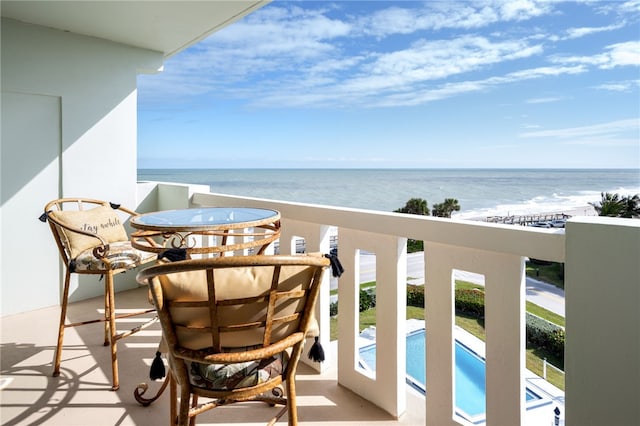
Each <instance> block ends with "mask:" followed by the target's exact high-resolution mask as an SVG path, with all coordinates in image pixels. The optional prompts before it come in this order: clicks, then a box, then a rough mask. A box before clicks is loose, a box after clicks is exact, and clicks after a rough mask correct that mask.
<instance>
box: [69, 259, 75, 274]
mask: <svg viewBox="0 0 640 426" xmlns="http://www.w3.org/2000/svg"><path fill="white" fill-rule="evenodd" d="M75 271H76V260H75V259H72V260H71V262H69V272H75Z"/></svg>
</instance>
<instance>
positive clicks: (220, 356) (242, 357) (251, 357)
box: [175, 332, 305, 364]
mask: <svg viewBox="0 0 640 426" xmlns="http://www.w3.org/2000/svg"><path fill="white" fill-rule="evenodd" d="M303 340H305V336H304V333H303V332H296V333H293V334H291V335H289V336H287V337H285V338H284V339H282V340H279V341H277V342H275V343H273V344H271V345H269V346H265V347H259V348H257V349H249V350H246V351H241V352H220V353H215V354H211V353H208V352H207V351H206V350H192V349H186V348H178V349H176V350H175V356H177V357H179V358H183V359H186V360H189V361H195V362H200V363H207V364H232V363H238V362H247V361H255V360H260V359H264V358H269V357H271V356H274V355H277V354H279V353H281V352H284V351H285V350H287V349H289V348H290V347H292V346H293V345H295V344H296V343H299V342H302V341H303Z"/></svg>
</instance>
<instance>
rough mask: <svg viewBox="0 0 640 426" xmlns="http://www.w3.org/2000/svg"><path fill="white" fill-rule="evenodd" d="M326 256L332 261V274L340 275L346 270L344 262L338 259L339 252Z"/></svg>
mask: <svg viewBox="0 0 640 426" xmlns="http://www.w3.org/2000/svg"><path fill="white" fill-rule="evenodd" d="M324 257H326V258H327V259H329V261H330V262H331V274H332V275H333V276H334V277H339V276H340V275H342V273H343V272H344V268H343V267H342V263H340V260H339V259H338V255H337V254H325V255H324Z"/></svg>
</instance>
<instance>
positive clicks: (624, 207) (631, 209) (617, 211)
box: [589, 192, 640, 218]
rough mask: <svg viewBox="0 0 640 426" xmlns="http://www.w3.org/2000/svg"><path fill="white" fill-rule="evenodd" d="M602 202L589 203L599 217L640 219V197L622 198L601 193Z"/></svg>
mask: <svg viewBox="0 0 640 426" xmlns="http://www.w3.org/2000/svg"><path fill="white" fill-rule="evenodd" d="M600 197H601V199H600V202H595V203H589V204H590V205H592V206H593V208H595V209H596V212H597V213H598V215H599V216H609V217H625V218H632V217H640V195H638V194H636V195H633V196H620V195H619V194H617V193H616V194H612V193H609V192H601V193H600Z"/></svg>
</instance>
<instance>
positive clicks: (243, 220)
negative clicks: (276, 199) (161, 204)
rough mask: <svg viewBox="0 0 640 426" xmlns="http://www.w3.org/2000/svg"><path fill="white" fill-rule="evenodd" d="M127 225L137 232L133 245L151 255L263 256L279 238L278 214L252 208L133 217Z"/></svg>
mask: <svg viewBox="0 0 640 426" xmlns="http://www.w3.org/2000/svg"><path fill="white" fill-rule="evenodd" d="M130 223H131V226H132V227H133V228H135V229H136V231H134V232H133V233H132V234H131V243H132V245H133V246H134V247H135V248H137V249H138V250H143V251H150V252H154V253H161V252H162V251H164V250H166V249H167V248H185V249H187V252H188V253H190V254H205V253H224V252H231V251H237V250H244V249H250V248H254V249H257V250H258V252H257V254H262V253H263V252H264V250H265V249H266V248H267V246H268V245H269V244H270V243H271V242H273V241H275V240H276V239H277V238H278V237H279V236H280V212H278V211H276V210H269V209H258V208H251V207H204V208H192V209H180V210H164V211H157V212H152V213H145V214H141V215H138V216H134V217H132V218H131V221H130ZM203 237H216V241H215V242H214V243H211V240H210V239H206V238H203Z"/></svg>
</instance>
